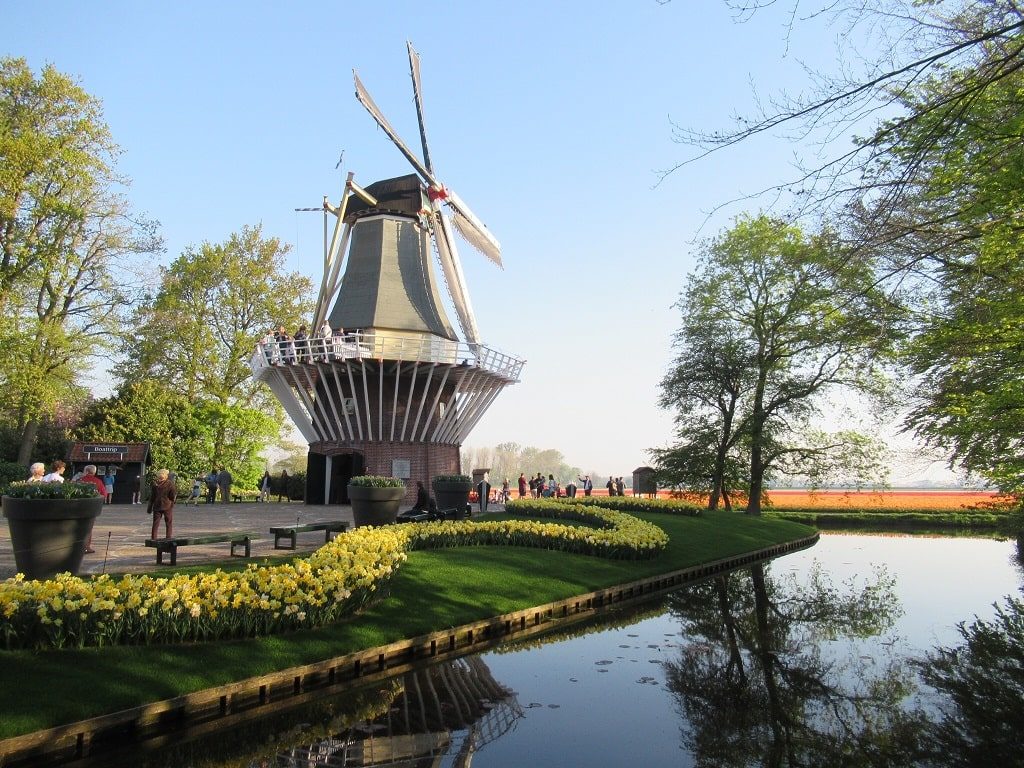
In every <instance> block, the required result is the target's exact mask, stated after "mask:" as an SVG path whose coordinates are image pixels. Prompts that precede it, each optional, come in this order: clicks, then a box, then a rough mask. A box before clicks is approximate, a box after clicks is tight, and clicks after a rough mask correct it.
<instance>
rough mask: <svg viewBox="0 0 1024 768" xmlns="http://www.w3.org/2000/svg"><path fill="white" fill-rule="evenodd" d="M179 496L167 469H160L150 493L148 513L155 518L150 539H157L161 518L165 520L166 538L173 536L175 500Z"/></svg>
mask: <svg viewBox="0 0 1024 768" xmlns="http://www.w3.org/2000/svg"><path fill="white" fill-rule="evenodd" d="M177 496H178V489H177V488H175V487H174V483H173V482H171V473H170V471H169V470H166V469H158V470H157V472H156V477H155V479H154V480H153V487H152V488H151V489H150V491H149V506H148V507H146V512H148V513H149V514H151V515H152V516H153V528H152V530H151V532H150V538H151V539H155V538H157V533H159V531H158V528H159V527H160V518H161V517H162V518H163V519H164V538H167V539H169V538H171V536H173V533H172V531H173V524H174V500H175V499H176V498H177Z"/></svg>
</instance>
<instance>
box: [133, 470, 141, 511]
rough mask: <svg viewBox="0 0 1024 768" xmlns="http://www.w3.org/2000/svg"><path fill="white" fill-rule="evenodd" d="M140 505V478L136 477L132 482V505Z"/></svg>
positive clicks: (139, 476)
mask: <svg viewBox="0 0 1024 768" xmlns="http://www.w3.org/2000/svg"><path fill="white" fill-rule="evenodd" d="M141 503H142V476H141V475H136V476H135V479H134V480H132V504H141Z"/></svg>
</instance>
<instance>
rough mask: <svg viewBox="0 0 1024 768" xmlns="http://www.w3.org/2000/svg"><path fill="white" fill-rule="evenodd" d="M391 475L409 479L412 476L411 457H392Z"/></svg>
mask: <svg viewBox="0 0 1024 768" xmlns="http://www.w3.org/2000/svg"><path fill="white" fill-rule="evenodd" d="M391 476H392V477H397V478H400V479H402V480H408V479H409V478H410V477H411V476H412V462H411V461H410V460H409V459H392V460H391Z"/></svg>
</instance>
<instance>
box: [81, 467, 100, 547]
mask: <svg viewBox="0 0 1024 768" xmlns="http://www.w3.org/2000/svg"><path fill="white" fill-rule="evenodd" d="M80 482H83V483H89V484H90V485H92V486H94V487H95V488H96V490H97V492H98V493H99V494H100V495H101V496H105V495H106V493H107V486H106V483H104V482H103V480H101V479H100V478H99V477H98V476H97V475H96V465H95V464H86V465H85V467H84V468H83V469H82V477H81V480H80ZM95 552H96V550H95V549H93V548H92V526H91V525H90V526H89V535H88V536H87V537H86V539H85V554H87V555H91V554H94V553H95Z"/></svg>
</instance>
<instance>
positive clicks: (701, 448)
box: [650, 423, 750, 509]
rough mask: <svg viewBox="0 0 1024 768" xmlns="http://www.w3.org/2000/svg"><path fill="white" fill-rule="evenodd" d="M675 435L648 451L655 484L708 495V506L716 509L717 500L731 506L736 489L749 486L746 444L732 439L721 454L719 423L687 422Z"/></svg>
mask: <svg viewBox="0 0 1024 768" xmlns="http://www.w3.org/2000/svg"><path fill="white" fill-rule="evenodd" d="M677 434H678V438H679V441H678V442H677V443H675V444H674V445H672V446H670V447H668V448H652V449H651V450H650V454H651V457H652V458H653V460H654V468H655V470H656V471H657V473H658V475H657V476H658V484H659V485H661V486H671V487H673V488H683V489H686V490H688V491H692V492H694V493H698V494H707V496H708V509H717V508H718V501H719V499H721V502H722V504H723V505H724V506H725V508H726V509H732V507H733V499H734V497H735V496H736V494H737V489H740V488H746V487H748V486H749V485H750V478H749V475H748V472H749V471H750V456H749V452H748V451H746V450H745V449H746V448H747V446H745V445H744V444H742V443H740V444H736V443H735V442H733V443H732V444H731V445H728V446H726V451H725V452H724V453H723V451H722V447H723V439H722V436H723V428H722V425H719V424H713V423H709V424H703V425H702V424H700V423H687V424H684V425H681V426H680V427H679V430H678V433H677Z"/></svg>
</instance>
